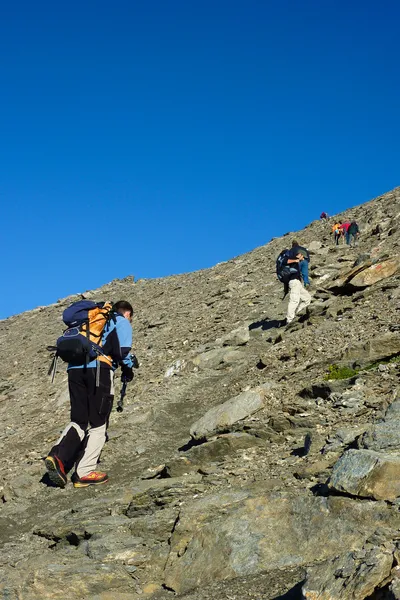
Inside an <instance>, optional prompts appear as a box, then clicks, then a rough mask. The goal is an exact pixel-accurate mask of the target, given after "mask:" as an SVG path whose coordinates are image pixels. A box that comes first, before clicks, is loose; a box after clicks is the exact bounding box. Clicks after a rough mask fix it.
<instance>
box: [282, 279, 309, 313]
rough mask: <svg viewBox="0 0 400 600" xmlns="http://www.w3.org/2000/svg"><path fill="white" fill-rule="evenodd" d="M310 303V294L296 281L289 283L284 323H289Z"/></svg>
mask: <svg viewBox="0 0 400 600" xmlns="http://www.w3.org/2000/svg"><path fill="white" fill-rule="evenodd" d="M310 302H311V294H309V293H308V292H307V290H306V289H305V288H304V287H303V284H302V283H301V281H299V280H298V279H292V280H291V281H289V304H288V309H287V315H286V322H287V323H291V322H292V321H293V319H294V317H295V315H296V314H297V313H299V312H300V311H301V310H303V308H306V306H308V305H309V304H310Z"/></svg>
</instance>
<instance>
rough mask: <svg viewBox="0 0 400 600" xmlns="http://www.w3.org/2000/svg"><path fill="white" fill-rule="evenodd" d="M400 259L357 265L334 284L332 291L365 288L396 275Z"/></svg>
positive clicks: (370, 261) (369, 261) (365, 262)
mask: <svg viewBox="0 0 400 600" xmlns="http://www.w3.org/2000/svg"><path fill="white" fill-rule="evenodd" d="M399 266H400V265H399V258H398V257H394V258H390V259H388V260H384V261H380V262H375V263H374V264H372V260H365V261H364V262H361V263H360V264H356V265H355V266H354V267H353V268H352V269H350V271H345V272H344V273H343V274H341V275H340V276H339V277H338V278H337V279H336V280H335V281H334V282H333V284H332V286H331V289H334V288H340V287H344V286H347V285H350V286H352V287H353V288H365V287H368V286H370V285H373V284H374V283H378V281H381V280H382V279H386V278H388V277H391V276H392V275H394V274H395V273H396V272H397V270H398V269H399Z"/></svg>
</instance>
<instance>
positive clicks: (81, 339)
mask: <svg viewBox="0 0 400 600" xmlns="http://www.w3.org/2000/svg"><path fill="white" fill-rule="evenodd" d="M111 319H114V320H115V314H114V313H113V310H112V304H111V303H110V302H99V303H96V302H92V301H91V300H79V301H78V302H74V303H73V304H71V306H69V307H68V308H66V309H65V310H64V312H63V321H64V323H65V324H66V325H67V327H68V329H66V330H65V331H64V333H63V334H62V336H60V337H59V338H58V340H57V342H56V349H57V350H56V355H57V357H59V358H61V360H63V361H64V362H67V363H70V364H71V365H75V366H79V365H86V364H87V363H89V362H90V361H92V360H94V359H96V358H98V357H99V356H105V355H104V353H103V351H102V349H101V345H102V337H103V331H104V327H105V326H106V324H107V323H108V321H110V320H111ZM111 362H112V360H111V358H110V363H111Z"/></svg>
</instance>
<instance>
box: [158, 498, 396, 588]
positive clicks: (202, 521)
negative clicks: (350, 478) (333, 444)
mask: <svg viewBox="0 0 400 600" xmlns="http://www.w3.org/2000/svg"><path fill="white" fill-rule="evenodd" d="M254 493H255V494H256V495H253V494H254ZM399 520H400V517H399V515H398V514H397V513H395V512H393V513H392V512H391V511H390V510H389V509H388V508H387V506H386V505H385V504H384V503H377V502H372V501H363V502H358V501H355V500H352V499H350V498H343V497H338V496H336V497H329V498H323V497H315V496H312V495H311V494H309V493H306V492H298V493H297V494H296V495H294V494H292V495H291V494H289V493H285V492H276V493H271V492H265V491H264V493H261V490H260V489H259V487H258V488H256V489H255V491H254V492H253V493H252V491H251V489H248V490H245V489H239V490H237V491H236V492H234V491H232V492H230V493H225V494H223V493H221V494H218V495H214V496H208V497H203V498H199V499H198V501H196V502H195V503H194V504H193V505H191V506H187V507H184V508H183V510H182V511H181V513H180V516H179V520H178V522H177V525H176V527H175V530H174V532H173V534H172V537H171V551H170V555H169V557H168V561H167V564H166V568H165V580H164V583H165V585H166V586H167V587H168V588H170V589H172V590H174V591H175V592H178V593H184V592H187V591H189V590H191V589H194V588H197V587H199V586H204V585H207V584H208V583H211V582H213V581H217V580H224V579H229V578H233V577H241V576H246V575H255V574H258V573H261V572H266V571H272V570H274V569H280V568H291V567H296V566H301V565H307V564H308V565H309V564H312V563H313V562H316V561H321V560H324V559H328V558H333V557H334V556H336V555H337V552H338V548H343V549H348V550H349V551H351V550H354V549H360V548H362V546H363V543H364V541H365V540H366V539H367V537H368V536H369V535H371V533H372V532H373V531H375V529H376V528H377V526H378V524H379V526H381V525H384V523H389V522H391V523H392V524H394V525H395V526H397V522H398V521H399Z"/></svg>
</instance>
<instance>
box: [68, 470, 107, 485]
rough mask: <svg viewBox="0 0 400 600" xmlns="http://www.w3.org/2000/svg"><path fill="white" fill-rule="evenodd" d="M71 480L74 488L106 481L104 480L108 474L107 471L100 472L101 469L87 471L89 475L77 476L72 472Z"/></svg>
mask: <svg viewBox="0 0 400 600" xmlns="http://www.w3.org/2000/svg"><path fill="white" fill-rule="evenodd" d="M71 481H72V483H73V484H74V487H76V488H81V487H88V486H89V485H99V484H100V483H106V481H108V475H107V473H102V472H101V471H92V472H91V473H89V475H84V476H83V477H78V475H77V474H76V473H74V474H73V475H72V477H71Z"/></svg>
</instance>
